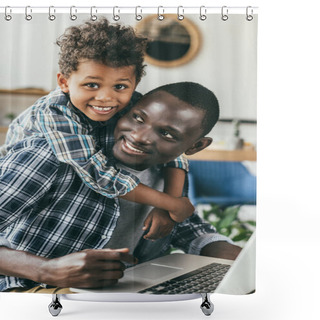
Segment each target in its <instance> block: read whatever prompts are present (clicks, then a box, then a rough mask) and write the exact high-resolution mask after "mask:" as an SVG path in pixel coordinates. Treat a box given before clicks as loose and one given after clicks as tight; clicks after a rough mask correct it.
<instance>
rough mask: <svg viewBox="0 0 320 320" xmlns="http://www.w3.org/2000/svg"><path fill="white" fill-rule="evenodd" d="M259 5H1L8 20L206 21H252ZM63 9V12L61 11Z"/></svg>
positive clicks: (0, 8) (0, 10)
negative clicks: (194, 17)
mask: <svg viewBox="0 0 320 320" xmlns="http://www.w3.org/2000/svg"><path fill="white" fill-rule="evenodd" d="M257 9H258V8H257V7H252V6H247V7H231V6H230V7H228V6H222V7H206V6H199V7H184V6H177V7H164V6H158V7H142V6H136V7H129V6H128V7H125V6H123V7H122V6H114V7H102V6H101V7H100V6H99V7H96V6H91V7H87V6H86V7H84V6H68V7H61V6H59V7H55V6H49V7H47V6H46V7H41V6H34V7H33V6H25V7H22V6H20V7H19V6H12V7H11V6H5V7H0V13H1V12H2V13H3V14H4V18H5V20H7V21H10V20H11V19H12V17H13V15H14V14H19V13H22V14H24V15H25V19H26V20H28V21H30V20H32V17H33V14H37V13H46V12H47V13H48V17H49V20H51V21H54V20H55V19H56V14H58V13H69V15H70V19H71V20H76V19H77V15H78V14H81V13H85V14H90V16H91V19H92V20H96V19H97V15H98V14H102V13H104V14H107V13H111V14H113V18H114V20H115V21H118V20H120V15H121V14H134V15H135V17H136V20H138V21H140V20H142V19H143V14H157V15H158V19H159V20H163V19H164V16H165V15H166V14H176V15H177V18H178V20H180V21H181V20H183V18H184V16H185V15H188V14H196V13H198V14H199V18H200V20H202V21H204V20H206V19H207V16H208V15H209V14H217V13H218V14H220V15H221V19H222V20H224V21H227V20H228V18H229V15H230V14H245V16H246V19H247V21H252V20H253V17H254V14H256V13H257ZM61 11H62V12H61Z"/></svg>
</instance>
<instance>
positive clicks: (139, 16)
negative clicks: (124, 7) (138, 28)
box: [135, 6, 142, 21]
mask: <svg viewBox="0 0 320 320" xmlns="http://www.w3.org/2000/svg"><path fill="white" fill-rule="evenodd" d="M138 8H139V10H140V14H138ZM135 11H136V20H137V21H141V20H142V8H141V7H140V6H137V7H136V10H135Z"/></svg>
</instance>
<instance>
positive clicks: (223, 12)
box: [221, 6, 229, 21]
mask: <svg viewBox="0 0 320 320" xmlns="http://www.w3.org/2000/svg"><path fill="white" fill-rule="evenodd" d="M221 19H222V20H223V21H227V20H228V19H229V17H228V8H227V7H226V6H223V7H222V8H221Z"/></svg>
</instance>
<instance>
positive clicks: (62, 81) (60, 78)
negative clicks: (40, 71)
mask: <svg viewBox="0 0 320 320" xmlns="http://www.w3.org/2000/svg"><path fill="white" fill-rule="evenodd" d="M57 83H58V86H59V87H60V89H61V90H62V91H63V92H64V93H68V92H69V86H68V79H67V78H66V76H65V75H64V74H62V73H61V72H59V73H58V74H57Z"/></svg>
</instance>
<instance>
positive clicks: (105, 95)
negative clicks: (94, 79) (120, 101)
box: [95, 89, 113, 102]
mask: <svg viewBox="0 0 320 320" xmlns="http://www.w3.org/2000/svg"><path fill="white" fill-rule="evenodd" d="M95 99H96V100H99V101H102V102H108V101H112V100H113V92H112V90H108V89H104V90H99V91H98V92H97V94H96V97H95Z"/></svg>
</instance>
